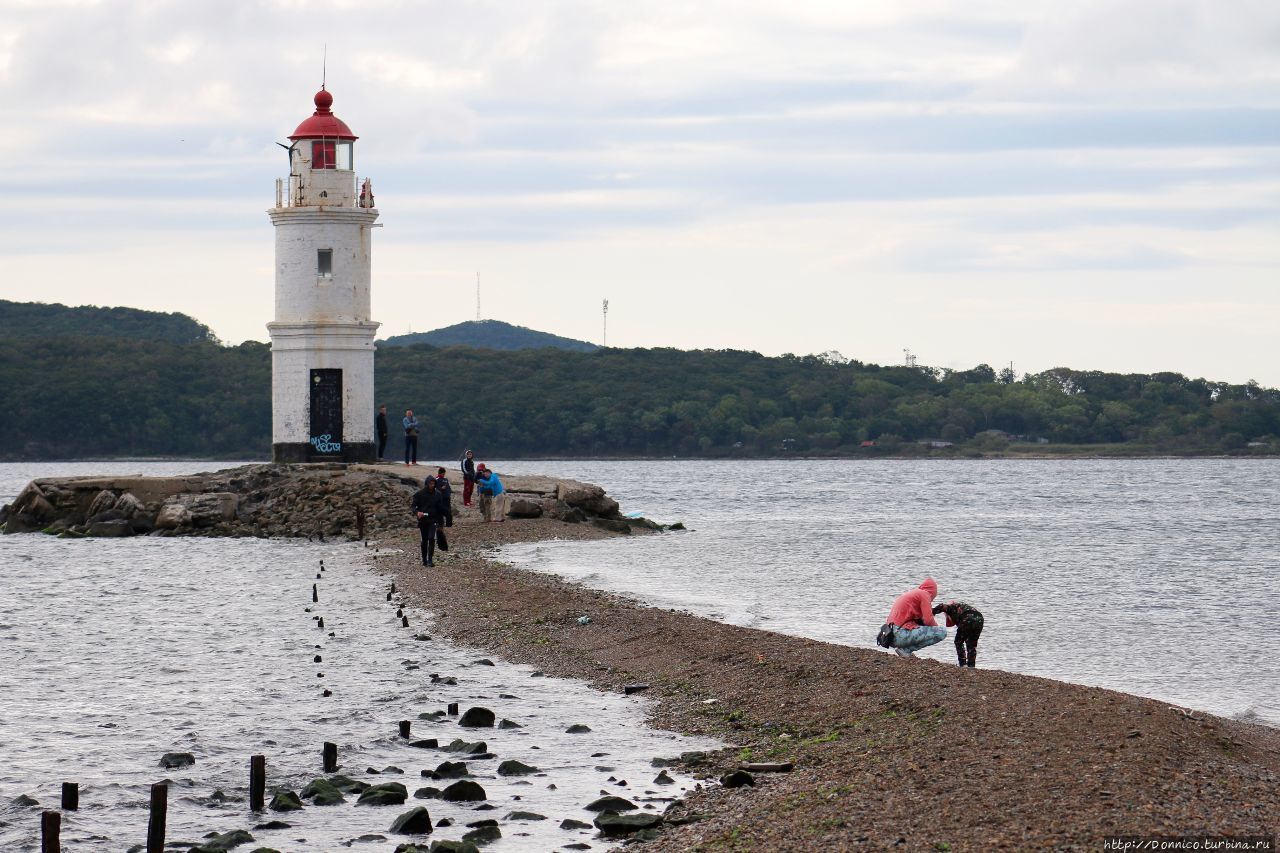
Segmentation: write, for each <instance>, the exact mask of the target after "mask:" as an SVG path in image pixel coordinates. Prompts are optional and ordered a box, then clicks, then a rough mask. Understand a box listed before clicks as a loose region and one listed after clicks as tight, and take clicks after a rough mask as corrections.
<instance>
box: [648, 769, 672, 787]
mask: <svg viewBox="0 0 1280 853" xmlns="http://www.w3.org/2000/svg"><path fill="white" fill-rule="evenodd" d="M675 783H676V780H675V779H672V778H671V777H670V776H668V775H667V771H665V770H660V771H658V775H657V776H654V777H653V784H655V785H674V784H675Z"/></svg>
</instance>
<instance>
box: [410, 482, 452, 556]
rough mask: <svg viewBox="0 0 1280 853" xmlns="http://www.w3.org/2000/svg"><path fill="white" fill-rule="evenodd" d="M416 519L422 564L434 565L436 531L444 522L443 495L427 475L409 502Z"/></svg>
mask: <svg viewBox="0 0 1280 853" xmlns="http://www.w3.org/2000/svg"><path fill="white" fill-rule="evenodd" d="M410 506H411V507H412V509H413V514H414V516H415V517H416V518H417V519H418V534H419V535H420V536H421V537H422V565H424V566H427V567H431V566H434V565H435V560H434V559H433V557H435V553H436V531H437V530H438V529H439V528H440V526H441V525H442V524H444V520H445V500H444V495H442V494H440V492H439V491H438V490H437V489H436V478H435V477H428V478H427V480H426V482H425V483H423V484H422V489H421V490H420V491H417V492H414V494H413V502H412V503H411V504H410Z"/></svg>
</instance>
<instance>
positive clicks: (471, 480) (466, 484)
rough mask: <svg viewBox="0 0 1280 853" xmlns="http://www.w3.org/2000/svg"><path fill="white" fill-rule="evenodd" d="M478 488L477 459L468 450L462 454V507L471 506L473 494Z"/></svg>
mask: <svg viewBox="0 0 1280 853" xmlns="http://www.w3.org/2000/svg"><path fill="white" fill-rule="evenodd" d="M475 487H476V457H475V454H474V453H472V452H471V451H470V450H468V451H467V452H466V453H464V454H462V505H463V506H471V492H472V490H474V489H475Z"/></svg>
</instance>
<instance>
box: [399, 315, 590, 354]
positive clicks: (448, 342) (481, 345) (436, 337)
mask: <svg viewBox="0 0 1280 853" xmlns="http://www.w3.org/2000/svg"><path fill="white" fill-rule="evenodd" d="M412 344H430V345H431V346H435V347H453V346H462V347H475V348H477V349H496V350H522V349H542V348H551V349H563V350H573V351H575V352H595V351H596V350H597V349H599V347H597V346H596V345H595V344H591V343H587V342H586V341H576V340H574V339H573V338H562V337H560V336H559V335H552V334H550V333H548V332H539V331H537V330H536V329H526V328H525V327H524V326H513V325H511V324H510V323H504V322H502V321H501V320H468V321H466V322H465V323H458V324H457V325H454V326H446V327H445V328H443V329H436V330H435V331H432V332H414V333H412V334H408V335H395V336H393V337H390V338H387V339H386V340H383V341H378V345H379V346H389V347H401V346H410V345H412Z"/></svg>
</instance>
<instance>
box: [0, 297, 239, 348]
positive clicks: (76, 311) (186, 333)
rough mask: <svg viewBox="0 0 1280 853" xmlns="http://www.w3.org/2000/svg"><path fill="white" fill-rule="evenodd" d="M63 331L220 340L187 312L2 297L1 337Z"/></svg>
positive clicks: (43, 335)
mask: <svg viewBox="0 0 1280 853" xmlns="http://www.w3.org/2000/svg"><path fill="white" fill-rule="evenodd" d="M61 335H79V336H83V337H90V338H136V339H138V340H147V341H164V342H166V343H171V344H193V343H199V342H201V341H217V338H216V337H214V334H213V332H212V331H210V329H209V327H208V326H205V325H204V324H202V323H199V322H197V321H196V320H194V319H192V318H191V317H188V316H187V315H186V314H164V313H161V312H159V311H140V310H138V309H137V308H99V307H97V306H96V305H83V306H80V307H78V308H71V307H68V306H66V305H59V304H57V303H53V304H45V303H43V302H8V301H6V300H3V299H0V339H3V338H50V337H58V336H61Z"/></svg>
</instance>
